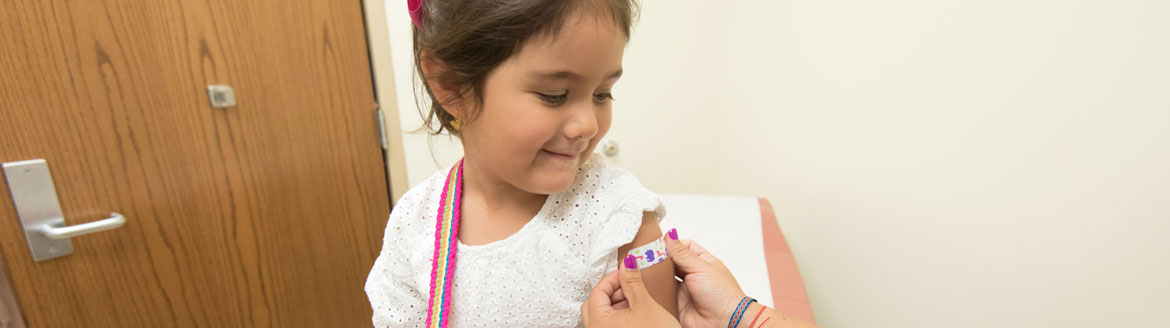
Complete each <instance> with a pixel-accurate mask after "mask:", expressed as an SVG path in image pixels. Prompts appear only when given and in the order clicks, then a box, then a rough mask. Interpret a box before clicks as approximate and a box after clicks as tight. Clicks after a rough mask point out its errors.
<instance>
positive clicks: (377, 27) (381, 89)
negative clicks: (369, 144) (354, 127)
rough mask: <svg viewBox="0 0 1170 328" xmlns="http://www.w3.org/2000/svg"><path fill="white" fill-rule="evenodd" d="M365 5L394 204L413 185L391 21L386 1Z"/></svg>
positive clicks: (375, 0)
mask: <svg viewBox="0 0 1170 328" xmlns="http://www.w3.org/2000/svg"><path fill="white" fill-rule="evenodd" d="M362 8H364V10H365V12H364V13H363V14H364V15H365V16H366V43H367V44H369V49H370V67H371V70H372V71H373V80H374V81H373V82H374V99H376V100H377V101H378V104H379V107H380V108H381V109H382V117H381V119H382V128H383V131H384V133H383V134H382V138H384V140H382V142H383V144H384V145H386V149H385V151H384V155H385V156H384V157H385V161H386V177H387V179H389V180H390V181H389V182H388V185H389V186H390V204H391V206H393V205H394V204H397V203H398V199H399V198H402V194H405V193H406V190H407V189H408V188H410V184H409V182H408V181H407V180H406V152H405V150H404V149H403V146H402V125H401V123H400V121H399V119H398V95H397V94H396V93H395V91H394V87H395V86H394V68H393V63H392V61H391V58H392V57H391V54H390V24H389V21H388V19H387V18H386V1H384V0H363V1H362Z"/></svg>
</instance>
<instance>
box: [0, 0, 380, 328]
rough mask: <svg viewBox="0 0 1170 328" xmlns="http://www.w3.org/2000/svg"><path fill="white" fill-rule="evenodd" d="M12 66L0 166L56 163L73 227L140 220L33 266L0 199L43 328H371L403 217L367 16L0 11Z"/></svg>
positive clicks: (265, 5) (13, 275) (8, 252)
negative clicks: (378, 273) (390, 179)
mask: <svg viewBox="0 0 1170 328" xmlns="http://www.w3.org/2000/svg"><path fill="white" fill-rule="evenodd" d="M0 51H2V55H0V110H2V114H0V162H10V161H19V160H27V159H34V158H44V159H46V160H47V162H48V165H49V168H50V170H51V172H52V177H53V180H54V183H55V186H56V190H57V194H58V197H59V198H60V200H61V206H62V208H63V210H64V215H65V221H66V223H67V224H69V225H74V224H78V223H84V222H89V221H94V220H98V219H102V218H105V217H106V216H107V215H108V214H109V213H110V212H119V213H122V214H125V216H126V219H127V223H126V224H125V226H123V227H121V228H118V229H115V230H110V231H104V232H98V233H94V234H91V235H86V236H81V237H76V238H73V239H72V242H73V248H74V254H72V255H69V256H65V257H62V258H57V259H52V260H48V261H43V262H34V261H33V260H32V258H31V256H30V253H29V249H28V246H27V245H26V244H25V238H24V235H23V233H22V229H21V225H20V223H19V222H18V221H19V220H18V218H17V215H16V212H15V211H14V209H13V204H12V202H11V201H10V199H9V194H8V190H7V187H6V185H4V184H0V189H4V190H3V191H0V252H2V253H0V255H2V256H3V260H4V262H5V263H6V265H7V270H8V272H7V273H8V277H9V279H10V280H11V284H12V288H13V290H14V291H15V294H16V296H17V298H18V299H19V302H20V306H21V309H22V312H23V315H24V318H25V322H26V323H27V324H28V325H29V326H30V327H357V326H369V324H370V321H369V320H370V307H369V303H368V302H367V300H366V297H365V293H364V292H363V289H362V287H363V284H364V282H365V277H366V275H367V273H368V272H369V269H370V267H371V266H372V265H373V260H374V258H375V257H376V256H377V253H378V250H379V248H380V246H381V234H382V230H383V228H384V225H385V222H386V217H387V215H388V214H389V211H390V208H389V197H388V195H387V188H386V174H385V171H384V166H383V161H382V159H381V147H380V143H379V136H378V132H377V124H376V121H375V115H374V108H375V106H374V105H375V102H374V96H373V91H372V85H371V78H370V67H369V58H368V56H367V49H366V40H365V31H364V28H363V18H362V11H361V2H360V1H353V0H350V1H342V0H301V1H285V0H247V1H194V0H177V1H115V0H107V1H101V0H91V1H65V0H36V1H19V0H18V1H0ZM211 84H224V85H229V86H232V87H233V88H234V89H235V95H236V99H237V106H235V107H231V108H212V107H211V106H210V105H209V100H208V95H207V91H206V87H207V85H211Z"/></svg>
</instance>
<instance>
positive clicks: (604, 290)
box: [581, 271, 621, 313]
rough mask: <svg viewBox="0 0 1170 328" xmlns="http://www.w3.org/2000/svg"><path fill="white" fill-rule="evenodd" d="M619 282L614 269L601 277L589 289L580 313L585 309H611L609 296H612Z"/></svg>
mask: <svg viewBox="0 0 1170 328" xmlns="http://www.w3.org/2000/svg"><path fill="white" fill-rule="evenodd" d="M620 286H621V282H619V281H618V272H617V271H614V272H611V273H610V274H607V275H605V276H604V277H602V278H601V281H598V282H597V285H596V286H593V290H591V291H589V298H588V299H586V300H585V304H583V306H584V307H585V309H584V310H582V311H581V312H582V313H586V311H612V310H613V306H612V304H613V303H610V298H612V297H613V294H614V292H616V291H617V290H618V288H620Z"/></svg>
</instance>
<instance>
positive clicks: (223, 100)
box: [207, 85, 236, 108]
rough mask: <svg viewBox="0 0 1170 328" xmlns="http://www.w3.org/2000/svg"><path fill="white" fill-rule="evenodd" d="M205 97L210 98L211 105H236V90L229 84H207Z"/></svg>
mask: <svg viewBox="0 0 1170 328" xmlns="http://www.w3.org/2000/svg"><path fill="white" fill-rule="evenodd" d="M207 97H208V98H210V99H211V107H215V108H228V107H232V106H235V105H236V91H235V90H234V89H232V87H230V86H226V85H209V86H207Z"/></svg>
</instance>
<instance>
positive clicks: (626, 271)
mask: <svg viewBox="0 0 1170 328" xmlns="http://www.w3.org/2000/svg"><path fill="white" fill-rule="evenodd" d="M622 262H623V263H622V267H623V268H622V270H621V277H620V278H621V279H620V281H621V285H622V294H624V295H625V296H626V300H628V301H629V302H630V308H636V307H640V306H641V305H642V302H655V301H654V299H653V298H651V297H650V292H649V291H647V290H646V282H645V281H644V280H642V270H639V269H638V260H637V259H635V258H634V256H633V255H626V259H625V260H623V261H622Z"/></svg>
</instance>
